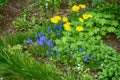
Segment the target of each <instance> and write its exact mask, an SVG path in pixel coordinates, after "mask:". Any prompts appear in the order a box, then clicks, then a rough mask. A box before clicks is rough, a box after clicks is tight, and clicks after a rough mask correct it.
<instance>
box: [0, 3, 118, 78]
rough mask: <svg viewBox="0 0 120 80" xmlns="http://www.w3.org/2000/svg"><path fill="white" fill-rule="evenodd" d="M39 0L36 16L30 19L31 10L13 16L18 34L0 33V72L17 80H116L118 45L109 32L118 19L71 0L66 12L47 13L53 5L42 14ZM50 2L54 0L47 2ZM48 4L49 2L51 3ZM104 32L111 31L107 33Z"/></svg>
mask: <svg viewBox="0 0 120 80" xmlns="http://www.w3.org/2000/svg"><path fill="white" fill-rule="evenodd" d="M43 2H44V1H43ZM49 3H50V2H49ZM40 4H41V2H40V3H39V4H38V5H36V6H35V7H39V9H40V10H41V9H43V13H42V11H41V12H40V13H42V14H41V15H40V16H37V18H36V16H34V15H33V14H37V13H32V14H30V15H29V11H28V12H24V13H23V16H21V17H20V18H17V19H16V20H15V21H13V26H14V27H15V28H16V30H17V31H18V33H16V34H13V35H12V36H9V35H7V34H5V35H4V36H5V39H3V40H1V44H2V45H1V46H0V48H1V54H0V59H1V62H0V63H1V66H0V70H1V72H0V75H1V77H4V78H5V79H17V78H18V79H23V80H26V79H30V80H32V79H33V80H46V79H47V80H56V79H62V80H96V79H98V80H101V79H105V80H109V79H111V80H117V79H118V80H119V75H120V68H119V67H118V66H119V65H120V64H119V61H120V60H119V56H120V55H119V49H120V48H119V39H117V38H116V35H115V32H118V31H117V29H119V18H117V19H115V18H114V16H115V15H114V14H106V13H101V12H99V10H98V11H96V10H95V11H94V10H93V11H89V10H85V9H86V8H87V7H88V6H86V5H84V4H76V3H74V2H71V3H70V8H68V11H67V12H63V11H64V10H62V15H61V14H60V13H61V12H57V13H59V14H54V15H53V13H54V9H51V8H50V10H52V12H51V13H49V14H51V15H48V13H47V14H44V8H45V7H44V5H43V6H42V7H41V6H39V5H40ZM56 4H60V2H57V3H54V4H52V5H56ZM75 4H76V5H75ZM48 5H49V6H51V3H50V4H48ZM107 5H109V4H107ZM103 7H104V6H103ZM46 8H47V7H46ZM65 8H66V7H65ZM48 9H49V7H48ZM56 9H58V8H56ZM104 9H105V8H104ZM104 9H101V11H102V10H104ZM56 11H57V10H56ZM45 12H49V10H48V11H47V10H45ZM116 14H117V13H116ZM28 16H29V18H27V17H28ZM30 16H32V17H30ZM46 17H47V18H49V19H46ZM33 26H34V27H33ZM108 26H109V27H108ZM21 32H22V33H21ZM107 33H108V34H109V33H110V34H112V35H110V38H109V36H107ZM113 34H114V35H113ZM117 34H118V33H117ZM104 36H107V37H105V38H104ZM111 36H113V37H112V39H111ZM114 36H115V37H114ZM118 37H119V36H118ZM104 39H105V41H104ZM109 39H111V40H109ZM112 40H113V42H112V43H111V41H112ZM104 42H106V43H107V44H108V45H110V46H112V47H114V48H115V49H116V50H118V52H117V51H116V50H115V49H113V48H111V47H110V46H108V45H106V44H105V43H104ZM6 48H9V49H8V50H7V49H6ZM13 56H14V58H13ZM16 61H17V62H18V63H17V62H16ZM111 65H112V66H111ZM12 67H14V69H13V68H12ZM40 67H41V69H39V68H40ZM44 67H45V68H44ZM50 68H51V69H50ZM21 69H22V70H21ZM6 70H7V72H5V71H6ZM49 73H50V74H51V75H50V74H49ZM39 75H41V76H39ZM50 76H51V77H50Z"/></svg>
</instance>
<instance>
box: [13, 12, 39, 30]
mask: <svg viewBox="0 0 120 80" xmlns="http://www.w3.org/2000/svg"><path fill="white" fill-rule="evenodd" d="M27 18H28V16H27V15H26V14H25V15H23V17H21V18H20V17H19V18H17V19H16V20H15V21H13V26H14V27H15V28H16V29H17V30H19V31H26V30H29V29H34V28H35V26H36V20H37V19H36V18H35V17H34V16H32V17H31V19H30V21H29V20H28V19H27Z"/></svg>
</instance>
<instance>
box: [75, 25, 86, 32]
mask: <svg viewBox="0 0 120 80" xmlns="http://www.w3.org/2000/svg"><path fill="white" fill-rule="evenodd" d="M83 30H84V29H83V27H82V26H77V27H76V31H83Z"/></svg>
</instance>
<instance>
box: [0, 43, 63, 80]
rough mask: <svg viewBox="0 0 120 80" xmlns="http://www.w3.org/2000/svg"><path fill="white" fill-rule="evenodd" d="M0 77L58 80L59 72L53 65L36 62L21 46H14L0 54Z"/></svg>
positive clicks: (26, 79) (9, 79)
mask: <svg viewBox="0 0 120 80" xmlns="http://www.w3.org/2000/svg"><path fill="white" fill-rule="evenodd" d="M0 64H1V65H0V75H1V76H2V77H3V79H7V80H11V79H22V80H28V79H29V80H59V76H58V74H61V73H59V71H58V70H57V69H56V67H55V65H53V64H50V63H49V64H48V63H47V64H42V63H41V62H37V61H36V60H35V59H34V58H33V57H32V56H31V55H30V54H28V53H27V52H25V53H23V52H22V46H21V45H16V46H13V47H10V46H9V48H8V49H4V50H3V52H2V53H0Z"/></svg>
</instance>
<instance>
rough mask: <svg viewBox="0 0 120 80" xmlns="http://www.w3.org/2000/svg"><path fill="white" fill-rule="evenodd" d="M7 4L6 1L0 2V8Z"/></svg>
mask: <svg viewBox="0 0 120 80" xmlns="http://www.w3.org/2000/svg"><path fill="white" fill-rule="evenodd" d="M7 2H8V0H0V7H2V6H3V5H5V4H6V3H7Z"/></svg>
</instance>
